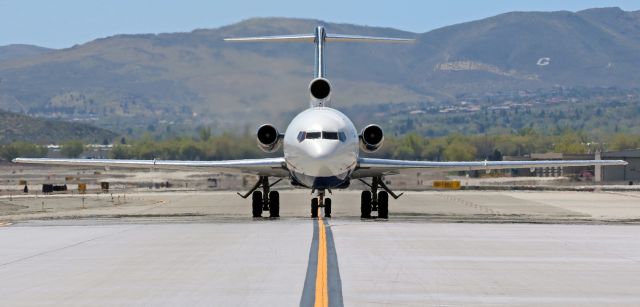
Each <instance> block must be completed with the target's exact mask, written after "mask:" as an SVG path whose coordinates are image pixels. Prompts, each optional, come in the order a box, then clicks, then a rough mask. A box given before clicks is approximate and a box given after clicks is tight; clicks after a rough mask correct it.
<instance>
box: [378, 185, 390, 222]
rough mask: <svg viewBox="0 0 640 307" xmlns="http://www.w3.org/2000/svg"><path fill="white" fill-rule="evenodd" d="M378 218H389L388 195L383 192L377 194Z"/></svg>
mask: <svg viewBox="0 0 640 307" xmlns="http://www.w3.org/2000/svg"><path fill="white" fill-rule="evenodd" d="M378 218H381V219H388V218H389V193H387V192H385V191H381V192H379V193H378Z"/></svg>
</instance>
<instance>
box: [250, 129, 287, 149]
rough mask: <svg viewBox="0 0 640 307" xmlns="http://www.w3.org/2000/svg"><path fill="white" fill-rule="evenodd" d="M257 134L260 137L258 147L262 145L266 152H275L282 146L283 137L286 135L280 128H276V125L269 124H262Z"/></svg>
mask: <svg viewBox="0 0 640 307" xmlns="http://www.w3.org/2000/svg"><path fill="white" fill-rule="evenodd" d="M256 135H257V139H258V147H260V149H262V151H264V152H274V151H276V150H278V147H280V144H281V143H282V142H281V141H282V138H283V137H284V135H282V134H280V133H278V129H276V127H274V126H272V125H269V124H265V125H262V126H260V128H258V132H257V133H256Z"/></svg>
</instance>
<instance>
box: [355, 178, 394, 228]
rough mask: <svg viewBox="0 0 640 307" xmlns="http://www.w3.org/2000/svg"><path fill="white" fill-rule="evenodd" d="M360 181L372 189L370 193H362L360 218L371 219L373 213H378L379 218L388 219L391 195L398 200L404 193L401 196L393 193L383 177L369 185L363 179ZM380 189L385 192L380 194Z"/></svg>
mask: <svg viewBox="0 0 640 307" xmlns="http://www.w3.org/2000/svg"><path fill="white" fill-rule="evenodd" d="M358 180H360V181H361V182H362V183H364V184H365V185H367V186H368V187H369V188H370V190H369V191H362V194H361V195H360V218H363V219H370V218H371V212H372V211H377V212H378V218H381V219H388V218H389V195H391V196H392V197H393V198H394V199H398V197H400V196H402V194H404V193H400V194H399V195H396V194H395V193H393V191H391V189H389V187H387V185H386V184H384V182H383V181H382V177H373V180H372V181H371V184H368V183H367V182H366V181H364V180H362V179H358ZM378 188H382V190H383V191H380V192H378Z"/></svg>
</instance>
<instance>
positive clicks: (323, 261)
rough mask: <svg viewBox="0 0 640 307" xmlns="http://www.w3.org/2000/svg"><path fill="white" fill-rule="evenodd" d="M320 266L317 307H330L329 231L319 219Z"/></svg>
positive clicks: (317, 279) (317, 275)
mask: <svg viewBox="0 0 640 307" xmlns="http://www.w3.org/2000/svg"><path fill="white" fill-rule="evenodd" d="M318 234H319V236H318V240H319V241H318V266H317V269H316V303H315V305H314V306H315V307H326V306H329V291H328V289H327V231H326V230H325V228H324V222H323V221H322V219H321V218H318Z"/></svg>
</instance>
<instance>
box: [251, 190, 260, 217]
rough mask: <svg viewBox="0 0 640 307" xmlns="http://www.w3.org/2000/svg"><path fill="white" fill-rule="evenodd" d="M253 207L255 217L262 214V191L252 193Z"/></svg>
mask: <svg viewBox="0 0 640 307" xmlns="http://www.w3.org/2000/svg"><path fill="white" fill-rule="evenodd" d="M251 209H252V210H251V211H252V213H253V217H261V216H262V192H260V191H254V192H253V194H251Z"/></svg>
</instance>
